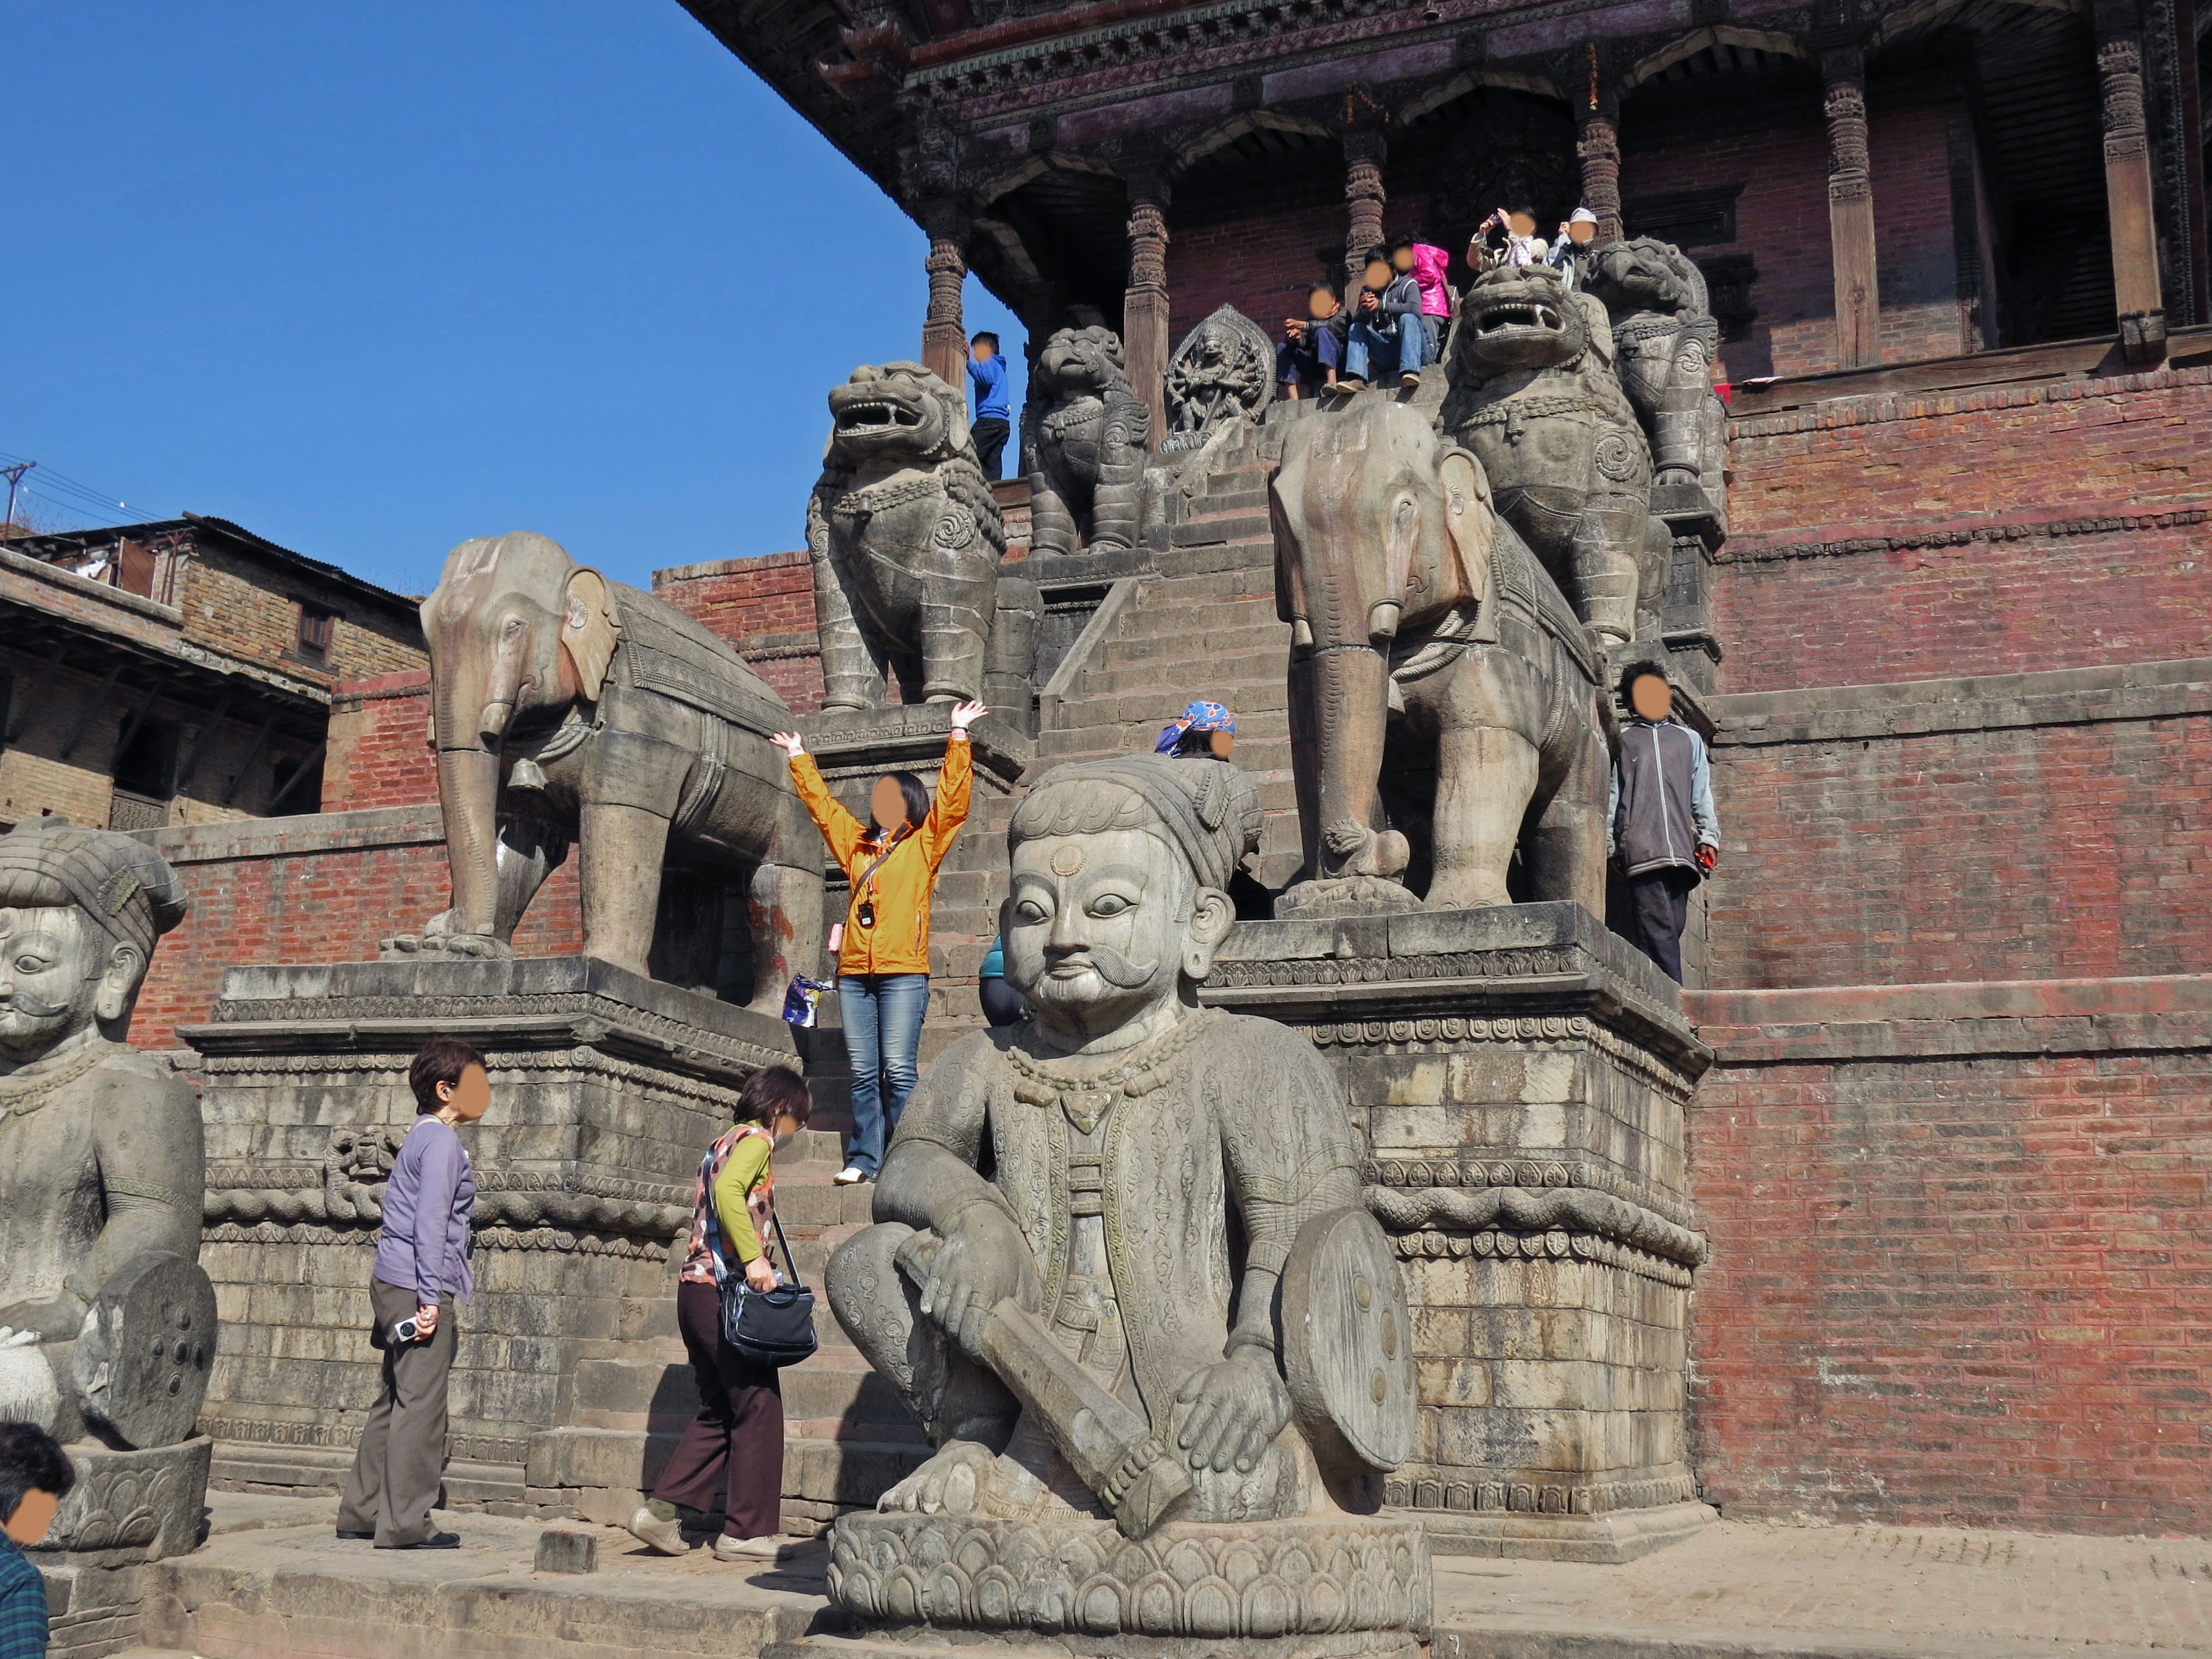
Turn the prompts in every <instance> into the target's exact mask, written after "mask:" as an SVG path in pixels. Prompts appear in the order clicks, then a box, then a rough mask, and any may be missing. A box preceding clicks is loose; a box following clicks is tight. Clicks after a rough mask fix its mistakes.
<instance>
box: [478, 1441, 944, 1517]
mask: <svg viewBox="0 0 2212 1659" xmlns="http://www.w3.org/2000/svg"><path fill="white" fill-rule="evenodd" d="M884 1427H885V1429H886V1430H896V1437H892V1438H871V1437H829V1436H816V1435H793V1434H790V1433H787V1434H786V1435H785V1437H784V1443H783V1492H784V1496H785V1498H787V1499H788V1498H799V1499H803V1500H805V1501H808V1502H811V1503H817V1504H840V1505H843V1506H846V1507H851V1506H854V1505H858V1504H873V1503H874V1502H875V1501H876V1499H877V1498H879V1497H881V1496H882V1495H883V1493H884V1491H885V1490H886V1489H887V1488H889V1487H890V1486H894V1485H896V1483H897V1482H898V1481H900V1480H903V1479H904V1478H905V1477H906V1476H907V1474H908V1473H910V1472H911V1471H912V1470H913V1469H914V1468H915V1467H916V1466H918V1465H919V1464H921V1462H923V1461H924V1460H925V1459H927V1457H928V1455H929V1447H928V1445H927V1443H921V1442H917V1441H915V1440H913V1439H910V1438H908V1437H907V1435H908V1433H909V1431H908V1429H906V1428H905V1427H904V1426H903V1425H895V1424H894V1425H884ZM681 1431H682V1428H681V1425H679V1424H671V1425H669V1426H668V1427H667V1428H666V1429H665V1430H664V1429H662V1428H659V1427H658V1426H656V1427H654V1428H653V1429H651V1430H647V1429H643V1428H625V1429H590V1428H563V1429H552V1430H549V1431H546V1432H545V1433H544V1434H540V1435H536V1436H533V1437H532V1439H531V1442H530V1464H529V1474H528V1488H529V1490H531V1491H532V1492H539V1493H544V1494H549V1495H550V1494H556V1493H557V1494H561V1497H560V1498H557V1499H555V1498H550V1496H549V1498H548V1499H547V1500H546V1501H559V1502H565V1503H567V1504H570V1505H571V1506H573V1507H574V1508H575V1509H577V1510H579V1511H580V1512H581V1513H582V1514H584V1515H585V1516H587V1517H588V1518H590V1519H592V1520H597V1521H604V1522H608V1523H609V1524H611V1525H616V1526H619V1525H621V1524H622V1523H623V1522H626V1521H627V1520H629V1516H630V1515H631V1513H632V1512H633V1511H634V1510H635V1509H636V1507H637V1504H638V1503H639V1501H640V1494H641V1490H642V1489H643V1486H644V1484H645V1482H646V1481H647V1478H648V1476H649V1475H654V1474H657V1471H658V1470H659V1468H661V1467H663V1465H664V1464H665V1462H666V1458H667V1455H668V1451H669V1449H670V1448H671V1447H672V1446H673V1445H674V1443H675V1442H676V1438H677V1437H678V1434H679V1433H680V1432H681ZM449 1485H450V1482H449Z"/></svg>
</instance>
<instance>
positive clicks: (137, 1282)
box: [0, 820, 216, 1521]
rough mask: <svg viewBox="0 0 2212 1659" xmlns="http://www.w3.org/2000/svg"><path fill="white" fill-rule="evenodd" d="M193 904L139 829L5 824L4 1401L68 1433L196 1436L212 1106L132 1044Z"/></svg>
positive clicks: (109, 1439) (0, 1036)
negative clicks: (142, 1004)
mask: <svg viewBox="0 0 2212 1659" xmlns="http://www.w3.org/2000/svg"><path fill="white" fill-rule="evenodd" d="M184 913H185V901H184V895H183V891H182V890H181V889H180V888H179V885H178V883H177V878H176V874H175V872H173V871H172V870H171V869H170V868H169V866H168V865H167V863H166V862H165V861H164V860H162V858H161V855H160V854H157V853H155V851H154V850H153V849H152V848H149V847H147V846H145V845H144V844H143V843H142V842H137V841H133V840H132V839H131V837H130V836H121V835H116V834H112V833H111V832H110V831H107V830H105V829H74V828H71V827H70V826H69V825H67V824H64V823H56V822H54V821H53V820H46V821H43V822H40V823H33V824H29V825H26V826H25V827H23V828H21V829H17V830H15V831H14V832H13V833H12V834H10V835H8V836H0V1402H4V1405H0V1415H14V1414H16V1413H19V1412H20V1413H22V1414H24V1415H26V1416H28V1417H30V1418H31V1419H33V1420H38V1421H41V1422H42V1424H43V1426H45V1427H46V1428H47V1429H49V1430H50V1431H52V1432H53V1433H55V1434H56V1435H57V1436H58V1437H60V1438H61V1439H63V1440H65V1441H66V1440H76V1439H81V1438H82V1437H85V1436H86V1435H87V1434H88V1433H90V1434H93V1435H96V1436H97V1437H99V1438H100V1440H102V1441H104V1442H105V1443H107V1444H108V1445H110V1446H112V1447H114V1448H117V1449H122V1450H131V1451H136V1450H143V1449H150V1448H156V1447H164V1446H173V1445H174V1444H176V1443H178V1442H179V1441H182V1440H184V1439H185V1438H186V1437H188V1436H190V1435H191V1431H192V1425H193V1422H194V1419H196V1418H197V1416H198V1414H199V1407H200V1401H201V1400H202V1399H203V1397H204V1395H205V1394H206V1391H207V1382H208V1370H209V1367H210V1364H212V1362H213V1359H214V1357H215V1336H216V1311H215V1291H214V1290H213V1289H212V1287H211V1286H210V1285H209V1283H208V1277H207V1274H206V1273H203V1272H202V1271H201V1270H200V1267H199V1254H200V1204H201V1199H202V1194H203V1182H204V1172H203V1165H202V1159H201V1136H200V1113H199V1103H198V1101H197V1099H196V1098H195V1097H193V1094H192V1091H191V1089H190V1088H189V1087H187V1086H186V1085H185V1081H184V1079H181V1078H179V1077H178V1076H177V1075H175V1073H173V1072H172V1071H171V1070H170V1069H169V1067H168V1066H167V1064H165V1063H163V1062H161V1061H158V1060H152V1059H149V1058H148V1057H147V1056H146V1055H143V1054H140V1053H139V1052H138V1051H137V1049H135V1048H131V1045H130V1043H129V1042H128V1041H127V1040H126V1039H127V1037H128V1035H129V1032H130V1027H131V1007H132V1005H133V1003H134V1002H135V1001H136V1000H137V994H138V987H139V985H140V984H141V983H142V982H143V981H144V979H145V977H146V969H147V967H148V964H149V963H150V962H151V961H152V959H153V955H154V945H155V941H156V940H157V939H159V938H160V937H161V934H163V933H167V931H168V930H169V929H170V928H172V927H175V926H176V925H177V923H178V922H179V921H181V920H182V919H183V917H184ZM204 1465H205V1458H204V1455H203V1456H202V1457H201V1458H200V1459H199V1467H200V1473H201V1476H202V1479H203V1480H204V1475H205V1468H204ZM164 1467H166V1465H165V1466H164ZM197 1518H198V1512H197V1498H195V1499H194V1508H193V1519H194V1520H195V1521H197Z"/></svg>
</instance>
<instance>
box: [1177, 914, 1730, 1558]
mask: <svg viewBox="0 0 2212 1659" xmlns="http://www.w3.org/2000/svg"><path fill="white" fill-rule="evenodd" d="M1202 995H1203V996H1204V999H1205V1000H1206V1001H1207V1002H1208V1003H1210V1004H1213V1005H1215V1006H1221V1007H1226V1008H1233V1009H1236V1010H1237V1011H1239V1012H1249V1013H1255V1014H1264V1015H1266V1016H1267V1017H1268V1018H1273V1019H1279V1020H1281V1021H1283V1022H1285V1024H1291V1025H1293V1026H1297V1027H1298V1028H1299V1029H1301V1030H1304V1031H1306V1032H1307V1033H1308V1034H1309V1035H1310V1036H1311V1037H1312V1039H1313V1041H1314V1042H1315V1044H1316V1046H1317V1047H1318V1048H1320V1050H1321V1052H1322V1054H1325V1055H1327V1056H1328V1059H1329V1060H1330V1061H1331V1062H1332V1064H1333V1065H1334V1066H1335V1068H1336V1070H1337V1072H1338V1073H1339V1074H1340V1076H1341V1077H1342V1079H1344V1085H1345V1091H1346V1098H1347V1099H1348V1101H1349V1103H1350V1104H1351V1107H1352V1114H1353V1116H1354V1118H1355V1120H1356V1121H1357V1123H1358V1127H1359V1128H1360V1130H1361V1131H1362V1133H1363V1134H1364V1139H1365V1141H1366V1145H1367V1150H1368V1160H1367V1168H1366V1179H1367V1183H1368V1184H1367V1200H1368V1205H1369V1207H1370V1209H1372V1210H1373V1212H1375V1214H1376V1217H1377V1218H1379V1219H1380V1220H1381V1221H1382V1222H1383V1225H1384V1227H1385V1228H1386V1229H1388V1230H1389V1231H1390V1232H1391V1234H1392V1235H1393V1241H1394V1244H1395V1249H1396V1252H1397V1255H1398V1256H1399V1258H1400V1260H1401V1261H1402V1262H1403V1263H1404V1265H1405V1271H1406V1282H1407V1300H1408V1301H1409V1303H1410V1304H1411V1305H1412V1307H1413V1322H1414V1333H1415V1346H1414V1352H1415V1356H1416V1359H1417V1370H1418V1376H1419V1388H1420V1394H1421V1419H1422V1420H1421V1426H1420V1431H1419V1437H1418V1439H1417V1441H1416V1449H1415V1452H1414V1456H1413V1461H1412V1462H1409V1463H1407V1465H1406V1466H1405V1467H1404V1468H1401V1469H1400V1470H1399V1471H1398V1472H1397V1473H1396V1474H1395V1475H1393V1476H1392V1477H1390V1480H1389V1486H1388V1492H1389V1502H1390V1503H1392V1504H1395V1505H1400V1506H1402V1507H1403V1508H1405V1509H1407V1510H1411V1511H1413V1512H1414V1513H1415V1514H1417V1515H1418V1516H1419V1518H1420V1520H1421V1522H1422V1523H1423V1524H1424V1525H1425V1527H1426V1528H1428V1531H1429V1534H1430V1537H1431V1541H1432V1542H1433V1544H1434V1545H1435V1547H1437V1549H1439V1550H1443V1551H1447V1552H1462V1553H1498V1554H1510V1555H1527V1556H1541V1557H1548V1558H1553V1559H1578V1560H1623V1559H1631V1558H1632V1557H1633V1556H1635V1555H1638V1554H1641V1553H1644V1551H1646V1550H1649V1549H1651V1548H1655V1547H1658V1546H1659V1545H1661V1544H1663V1543H1666V1542H1668V1541H1671V1540H1672V1539H1673V1538H1675V1537H1678V1536H1680V1534H1682V1532H1683V1531H1684V1530H1686V1529H1687V1528H1692V1527H1694V1526H1697V1525H1700V1524H1702V1523H1703V1522H1705V1521H1706V1520H1709V1519H1710V1518H1711V1515H1712V1511H1711V1510H1710V1509H1708V1508H1706V1507H1705V1505H1703V1504H1699V1503H1697V1502H1695V1501H1694V1500H1695V1498H1696V1494H1697V1483H1696V1480H1695V1477H1694V1475H1693V1473H1692V1469H1691V1467H1690V1462H1689V1449H1688V1444H1687V1439H1686V1404H1687V1389H1688V1378H1687V1354H1686V1341H1685V1327H1686V1316H1687V1313H1688V1305H1689V1297H1690V1289H1691V1285H1692V1274H1693V1273H1694V1270H1695V1269H1696V1267H1697V1266H1698V1265H1699V1263H1700V1262H1701V1261H1704V1259H1705V1236H1704V1233H1703V1232H1702V1231H1701V1230H1700V1229H1699V1224H1698V1220H1697V1217H1696V1213H1695V1211H1694V1210H1693V1209H1692V1206H1691V1203H1690V1197H1689V1192H1688V1186H1687V1180H1686V1171H1685V1167H1684V1146H1683V1109H1684V1107H1685V1106H1686V1103H1687V1102H1688V1100H1689V1098H1690V1095H1691V1092H1692V1090H1693V1088H1694V1087H1695V1086H1696V1083H1697V1079H1698V1078H1699V1076H1700V1075H1701V1074H1702V1073H1704V1072H1705V1068H1706V1067H1707V1066H1709V1065H1710V1064H1711V1059H1712V1056H1711V1052H1710V1051H1709V1050H1707V1049H1706V1048H1705V1047H1704V1046H1703V1045H1702V1044H1701V1043H1699V1042H1698V1040H1697V1039H1696V1038H1695V1037H1694V1036H1692V1034H1691V1031H1690V1028H1689V1027H1688V1025H1687V1024H1686V1023H1685V1022H1684V1020H1683V1018H1682V1015H1681V1012H1680V998H1679V995H1678V994H1677V992H1676V990H1675V987H1674V985H1673V984H1672V983H1671V982H1670V981H1668V980H1667V979H1666V978H1665V977H1664V976H1663V975H1661V974H1660V973H1659V971H1658V970H1657V969H1656V968H1655V967H1653V966H1652V964H1651V963H1650V962H1648V961H1647V960H1646V959H1645V958H1644V957H1643V956H1641V955H1640V954H1638V952H1636V951H1632V949H1631V948H1630V947H1629V946H1628V945H1626V944H1625V943H1624V942H1623V941H1622V940H1620V939H1617V938H1615V937H1614V936H1613V934H1611V933H1607V931H1606V929H1605V928H1604V927H1602V926H1601V925H1600V924H1599V922H1598V921H1596V919H1595V918H1594V917H1592V916H1591V915H1589V913H1588V912H1586V911H1584V910H1583V909H1582V908H1580V907H1578V906H1576V905H1571V904H1532V905H1516V906H1510V907H1504V908H1498V909H1492V910H1469V911H1449V912H1415V913H1412V914H1407V915H1390V916H1373V917H1366V918H1355V919H1346V920H1339V921H1263V922H1248V923H1242V924H1239V925H1238V927H1237V928H1236V930H1235V931H1234V932H1233V933H1231V936H1230V939H1229V942H1228V944H1227V945H1226V946H1225V948H1224V950H1223V951H1222V952H1221V953H1220V955H1219V957H1218V958H1217V961H1216V965H1215V969H1214V972H1213V975H1212V978H1211V979H1210V980H1209V981H1207V983H1206V986H1205V987H1204V989H1203V992H1202Z"/></svg>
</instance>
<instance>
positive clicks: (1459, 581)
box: [1437, 444, 1498, 620]
mask: <svg viewBox="0 0 2212 1659" xmlns="http://www.w3.org/2000/svg"><path fill="white" fill-rule="evenodd" d="M1437 483H1438V484H1440V485H1441V486H1442V487H1443V496H1444V538H1445V540H1446V541H1448V542H1449V544H1451V556H1452V561H1453V563H1454V564H1455V566H1456V567H1457V568H1456V569H1455V570H1452V571H1447V572H1445V573H1444V574H1445V580H1444V582H1443V586H1444V588H1445V589H1446V590H1447V591H1449V589H1451V588H1452V587H1454V586H1456V587H1457V588H1458V590H1459V592H1460V593H1461V594H1462V595H1463V596H1464V597H1465V598H1466V599H1483V598H1484V597H1485V596H1486V595H1487V594H1488V592H1490V556H1491V550H1492V548H1493V547H1495V546H1496V544H1497V541H1498V514H1497V512H1496V510H1495V509H1494V508H1493V507H1492V505H1491V500H1490V479H1489V477H1488V476H1487V475H1486V474H1485V473H1484V471H1483V470H1482V463H1481V462H1480V461H1478V460H1477V459H1474V455H1473V454H1472V453H1469V452H1468V451H1467V450H1464V449H1462V448H1461V447H1459V446H1458V445H1457V444H1446V445H1445V446H1444V447H1443V455H1442V456H1441V457H1440V458H1439V459H1438V460H1437ZM1454 577H1456V581H1455V580H1453V578H1454ZM1485 620H1488V619H1487V618H1485Z"/></svg>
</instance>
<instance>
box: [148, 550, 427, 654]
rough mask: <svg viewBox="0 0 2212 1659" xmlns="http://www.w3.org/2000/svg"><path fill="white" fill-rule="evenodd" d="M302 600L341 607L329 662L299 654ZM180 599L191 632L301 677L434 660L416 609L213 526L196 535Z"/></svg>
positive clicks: (197, 638)
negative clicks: (366, 597) (397, 606)
mask: <svg viewBox="0 0 2212 1659" xmlns="http://www.w3.org/2000/svg"><path fill="white" fill-rule="evenodd" d="M303 599H304V600H306V601H307V603H309V604H311V605H318V606H320V607H323V608H325V609H327V610H330V611H334V612H336V613H337V623H336V625H335V626H334V628H333V629H332V630H331V653H330V663H329V665H328V666H327V667H326V668H325V667H324V666H322V665H317V664H313V663H308V662H305V661H303V660H302V659H301V657H300V655H299V651H298V647H299V641H300V617H299V611H298V609H297V603H298V602H299V601H301V600H303ZM177 604H178V606H179V609H180V610H182V611H183V612H184V620H185V637H186V638H188V639H191V640H195V641H199V642H202V643H204V644H207V645H210V646H213V647H215V648H216V649H217V650H219V651H226V652H230V653H234V654H236V655H238V656H240V657H244V658H245V659H246V660H248V661H249V662H258V663H261V664H263V665H266V666H268V667H270V668H274V669H276V670H278V671H280V672H283V673H286V674H290V675H293V676H295V678H302V679H307V680H311V681H323V680H326V679H329V678H348V679H356V678H364V677H367V676H369V675H374V674H386V673H391V672H393V671H397V670H401V669H408V668H420V667H422V665H424V663H425V662H426V661H427V660H428V657H427V655H426V653H425V652H424V650H423V647H422V632H421V629H419V627H417V626H416V622H415V619H414V617H412V616H411V615H408V614H406V613H404V612H398V613H387V612H386V611H383V610H382V609H381V608H377V609H372V608H371V607H369V606H368V605H365V604H362V603H359V602H356V600H355V599H353V597H352V595H351V594H350V593H349V592H348V591H347V590H345V589H343V588H340V587H338V586H336V585H335V584H332V583H329V582H325V581H321V580H316V579H314V578H313V577H312V576H307V575H295V574H293V573H292V572H291V571H289V570H279V569H276V568H273V567H272V566H271V565H270V564H269V563H267V562H264V561H263V560H261V559H258V558H255V557H252V556H250V555H247V554H243V553H240V552H238V551H236V550H234V549H233V548H232V547H231V546H229V545H228V544H226V543H225V542H223V541H222V540H221V539H220V538H218V537H216V535H214V534H212V533H210V534H207V535H203V536H200V537H198V538H196V540H195V543H194V550H193V556H192V557H191V558H190V559H189V560H187V561H186V562H185V567H184V580H183V581H182V583H181V584H180V586H179V592H178V597H177Z"/></svg>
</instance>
